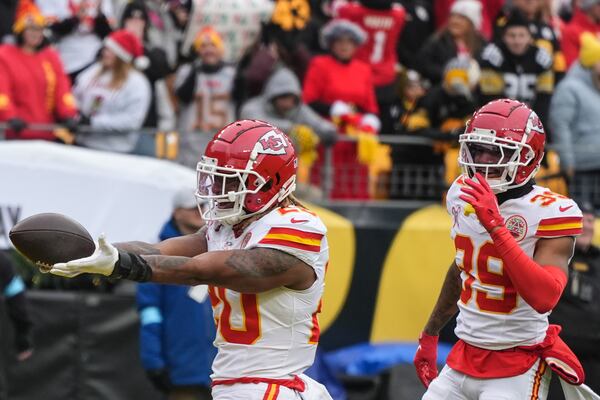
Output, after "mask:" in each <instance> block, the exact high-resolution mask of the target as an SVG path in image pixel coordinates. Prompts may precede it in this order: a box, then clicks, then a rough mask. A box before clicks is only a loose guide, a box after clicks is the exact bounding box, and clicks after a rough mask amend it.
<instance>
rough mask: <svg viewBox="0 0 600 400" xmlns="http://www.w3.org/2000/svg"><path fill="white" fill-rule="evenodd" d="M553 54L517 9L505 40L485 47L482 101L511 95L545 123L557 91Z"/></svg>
mask: <svg viewBox="0 0 600 400" xmlns="http://www.w3.org/2000/svg"><path fill="white" fill-rule="evenodd" d="M552 64H553V62H552V56H551V55H550V53H548V52H547V51H546V50H545V49H544V48H542V47H539V46H537V45H536V44H535V43H534V42H533V36H532V35H531V32H530V31H529V22H528V21H527V19H526V18H525V17H524V16H523V14H522V13H521V12H520V11H518V10H515V11H513V12H512V13H511V15H510V16H509V17H508V19H507V20H506V24H505V25H504V29H503V30H502V39H501V41H499V42H498V43H490V44H489V45H487V46H486V48H485V49H484V50H483V53H482V55H481V61H480V67H481V78H480V80H479V95H480V98H479V103H480V104H486V103H487V102H489V101H491V100H494V99H498V98H504V97H507V98H510V99H515V100H519V101H522V102H524V103H527V104H528V105H529V106H530V107H531V108H532V109H534V110H535V111H536V113H537V114H538V115H539V117H540V119H541V120H542V122H543V123H545V122H546V115H547V113H548V108H549V106H550V98H551V96H552V92H553V91H554V71H553V70H552Z"/></svg>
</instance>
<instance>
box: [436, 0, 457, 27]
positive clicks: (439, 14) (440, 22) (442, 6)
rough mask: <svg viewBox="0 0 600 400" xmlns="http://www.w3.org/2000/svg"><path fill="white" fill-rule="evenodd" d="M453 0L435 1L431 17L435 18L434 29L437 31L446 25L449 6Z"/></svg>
mask: <svg viewBox="0 0 600 400" xmlns="http://www.w3.org/2000/svg"><path fill="white" fill-rule="evenodd" d="M452 3H454V0H435V1H434V4H433V15H434V17H435V29H436V30H438V29H440V28H441V27H442V26H444V25H445V24H446V22H447V21H448V16H449V15H450V6H451V5H452Z"/></svg>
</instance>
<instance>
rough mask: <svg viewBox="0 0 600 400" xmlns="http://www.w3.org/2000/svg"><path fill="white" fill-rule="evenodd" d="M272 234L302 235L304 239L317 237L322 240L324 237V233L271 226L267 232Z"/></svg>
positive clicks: (316, 238)
mask: <svg viewBox="0 0 600 400" xmlns="http://www.w3.org/2000/svg"><path fill="white" fill-rule="evenodd" d="M270 234H275V235H276V234H284V235H293V236H298V237H301V238H303V239H315V240H321V239H322V238H323V234H322V233H314V232H306V231H301V230H299V229H293V228H271V229H270V230H269V233H267V235H270Z"/></svg>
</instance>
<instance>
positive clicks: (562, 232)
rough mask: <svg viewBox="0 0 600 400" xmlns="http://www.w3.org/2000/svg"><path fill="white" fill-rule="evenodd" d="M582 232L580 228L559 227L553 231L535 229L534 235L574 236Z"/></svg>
mask: <svg viewBox="0 0 600 400" xmlns="http://www.w3.org/2000/svg"><path fill="white" fill-rule="evenodd" d="M582 233H583V229H582V228H573V229H559V230H555V231H539V230H538V231H537V232H536V233H535V236H537V237H558V236H574V235H581V234H582Z"/></svg>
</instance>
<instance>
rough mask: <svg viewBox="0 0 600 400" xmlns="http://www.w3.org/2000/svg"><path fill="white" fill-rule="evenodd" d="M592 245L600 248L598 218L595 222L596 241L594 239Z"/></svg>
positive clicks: (599, 220) (599, 221)
mask: <svg viewBox="0 0 600 400" xmlns="http://www.w3.org/2000/svg"><path fill="white" fill-rule="evenodd" d="M592 243H594V244H595V245H596V246H600V219H598V218H596V221H595V222H594V239H592Z"/></svg>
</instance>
